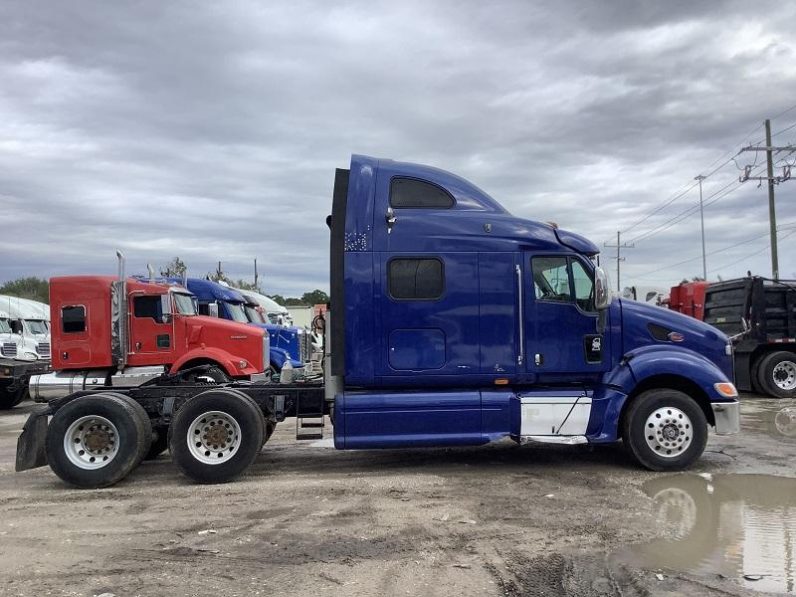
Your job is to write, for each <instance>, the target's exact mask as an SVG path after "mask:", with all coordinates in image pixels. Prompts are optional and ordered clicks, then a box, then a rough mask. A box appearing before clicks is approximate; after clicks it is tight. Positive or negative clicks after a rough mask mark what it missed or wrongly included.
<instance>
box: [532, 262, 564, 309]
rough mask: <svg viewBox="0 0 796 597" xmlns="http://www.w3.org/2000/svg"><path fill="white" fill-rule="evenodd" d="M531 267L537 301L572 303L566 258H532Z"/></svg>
mask: <svg viewBox="0 0 796 597" xmlns="http://www.w3.org/2000/svg"><path fill="white" fill-rule="evenodd" d="M531 265H532V269H533V287H534V292H535V293H536V299H537V300H540V301H555V302H560V303H569V302H572V293H571V292H570V288H569V271H568V268H567V258H566V257H534V258H533V259H532V260H531Z"/></svg>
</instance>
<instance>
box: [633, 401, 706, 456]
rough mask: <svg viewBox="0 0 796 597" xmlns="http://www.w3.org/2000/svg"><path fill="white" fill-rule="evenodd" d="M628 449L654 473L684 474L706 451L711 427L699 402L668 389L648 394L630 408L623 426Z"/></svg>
mask: <svg viewBox="0 0 796 597" xmlns="http://www.w3.org/2000/svg"><path fill="white" fill-rule="evenodd" d="M622 431H623V433H622V441H623V442H624V445H625V448H626V449H627V450H628V451H629V452H630V454H631V455H632V456H633V457H634V458H635V459H636V461H637V462H638V463H639V464H641V465H642V466H643V467H645V468H648V469H650V470H653V471H676V470H683V469H685V468H687V467H689V466H690V465H691V464H693V462H694V461H696V460H697V459H698V458H699V457H700V456H701V455H702V452H704V451H705V444H706V443H707V439H708V423H707V419H706V418H705V413H704V412H702V409H701V408H700V406H699V405H698V404H697V403H696V401H695V400H694V399H693V398H691V397H690V396H688V395H687V394H684V393H683V392H680V391H678V390H672V389H668V388H660V389H654V390H647V391H646V392H643V393H642V394H640V395H639V396H637V397H636V398H635V399H634V400H633V402H632V403H631V404H630V406H629V407H628V410H627V412H626V413H625V417H624V422H623V430H622Z"/></svg>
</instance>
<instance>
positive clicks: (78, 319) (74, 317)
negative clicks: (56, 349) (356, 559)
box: [61, 305, 86, 334]
mask: <svg viewBox="0 0 796 597" xmlns="http://www.w3.org/2000/svg"><path fill="white" fill-rule="evenodd" d="M61 329H62V330H63V332H64V334H77V333H80V332H85V331H86V308H85V307H84V306H83V305H74V306H69V307H61Z"/></svg>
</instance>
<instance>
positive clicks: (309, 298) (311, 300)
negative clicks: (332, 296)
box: [301, 288, 329, 305]
mask: <svg viewBox="0 0 796 597" xmlns="http://www.w3.org/2000/svg"><path fill="white" fill-rule="evenodd" d="M328 302H329V295H328V294H326V293H325V292H324V291H323V290H318V289H317V288H316V289H315V290H313V291H312V292H305V293H304V294H303V295H301V303H302V304H304V305H319V304H325V303H328Z"/></svg>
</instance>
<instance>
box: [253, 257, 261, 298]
mask: <svg viewBox="0 0 796 597" xmlns="http://www.w3.org/2000/svg"><path fill="white" fill-rule="evenodd" d="M254 289H255V290H259V289H260V287H259V286H257V257H255V258H254Z"/></svg>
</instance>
